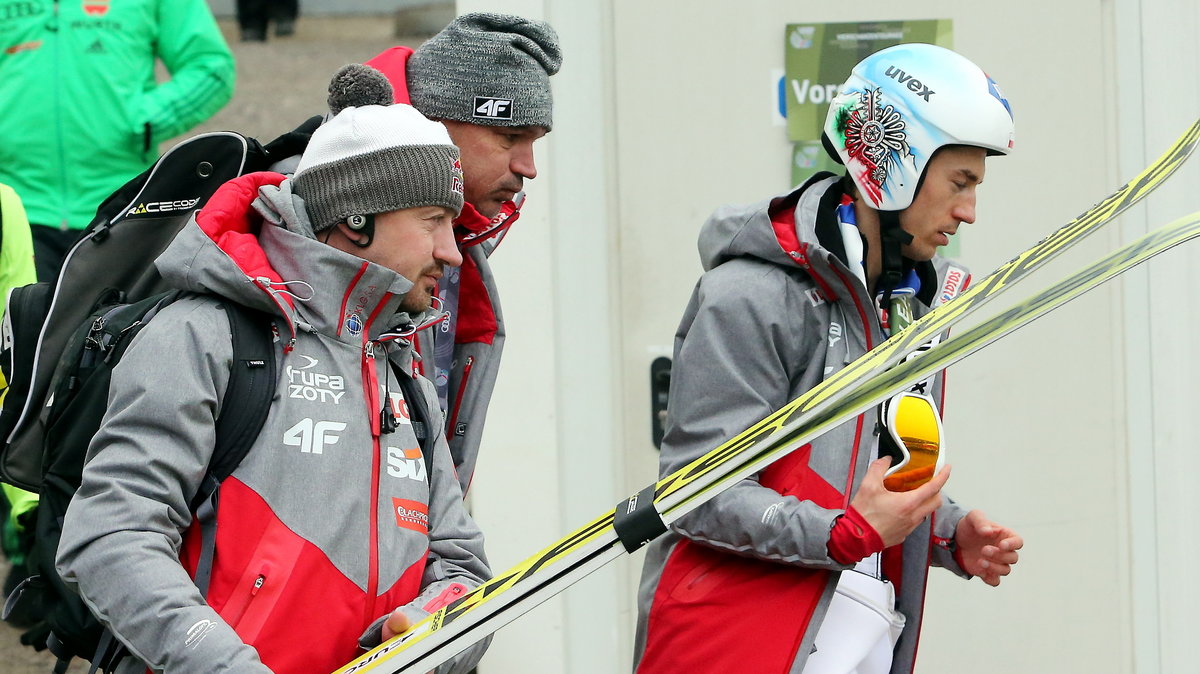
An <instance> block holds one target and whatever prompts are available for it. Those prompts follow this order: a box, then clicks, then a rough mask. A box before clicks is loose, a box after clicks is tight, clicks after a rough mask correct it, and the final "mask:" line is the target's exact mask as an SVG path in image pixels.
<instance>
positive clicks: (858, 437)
mask: <svg viewBox="0 0 1200 674" xmlns="http://www.w3.org/2000/svg"><path fill="white" fill-rule="evenodd" d="M829 268H830V270H832V271H833V273H834V274H836V275H837V277H838V280H840V281H841V282H842V285H844V286H846V290H847V291H848V292H849V293H850V298H851V299H853V300H854V308H855V309H857V310H858V317H859V319H860V320H862V324H863V336H864V338H865V339H866V342H867V351H870V350H871V349H873V348H875V344H874V340H873V339H871V321H870V319H869V318H868V317H867V312H866V310H865V309H863V305H862V302H861V301H859V298H858V293H856V292H854V286H852V285H851V284H850V281H849V280H847V279H846V276H845V275H844V274H842V272H841V270H839V269H838V268H836V267H834V266H832V265H831V266H830V267H829ZM814 278H815V275H814ZM865 417H866V412H863V413H862V414H860V415H858V424H857V425H856V427H855V430H854V453H853V454H852V455H851V458H850V471H849V473H847V475H846V488H845V490H844V491H843V492H842V493H843V494H844V496H843V497H842V498H843V503H842V507H843V508H848V507H850V492H851V491H852V490H853V488H854V473H855V471H856V470H857V469H858V447H859V445H860V444H861V443H862V430H863V419H864V418H865Z"/></svg>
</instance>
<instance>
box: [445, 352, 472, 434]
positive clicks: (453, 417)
mask: <svg viewBox="0 0 1200 674" xmlns="http://www.w3.org/2000/svg"><path fill="white" fill-rule="evenodd" d="M474 364H475V356H467V362H466V363H465V364H463V373H462V377H461V378H460V379H459V380H458V391H457V392H456V393H455V394H454V409H453V410H452V411H451V412H450V423H449V424H448V425H447V426H446V433H447V434H448V435H449V436H450V437H449V438H447V439H446V440H447V442H449V440H450V438H453V437H455V436H457V435H458V430H457V428H458V427H457V424H458V412H459V410H460V409H462V401H463V397H464V396H463V394H465V393H466V392H467V382H468V381H470V379H471V366H472V365H474ZM462 434H463V435H466V429H463V433H462Z"/></svg>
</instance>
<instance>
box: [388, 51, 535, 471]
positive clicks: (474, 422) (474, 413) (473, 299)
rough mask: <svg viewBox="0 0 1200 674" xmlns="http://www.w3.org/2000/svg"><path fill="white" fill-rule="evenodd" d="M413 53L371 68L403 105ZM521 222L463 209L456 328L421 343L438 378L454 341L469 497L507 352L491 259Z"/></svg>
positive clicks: (435, 330) (452, 413)
mask: <svg viewBox="0 0 1200 674" xmlns="http://www.w3.org/2000/svg"><path fill="white" fill-rule="evenodd" d="M412 53H413V51H412V49H409V48H408V47H392V48H391V49H388V50H386V51H384V52H383V53H381V54H379V55H378V56H376V57H375V58H373V59H371V60H369V61H367V62H366V65H369V66H372V67H373V68H375V69H377V70H379V71H380V72H382V73H383V74H384V75H386V76H387V78H388V80H389V81H390V82H391V84H392V89H393V91H395V94H396V102H397V103H409V98H408V74H407V67H408V58H409V56H411V55H412ZM467 179H468V180H470V177H468V178H467ZM518 217H520V210H519V209H518V207H517V205H516V204H515V203H513V202H511V201H510V202H506V203H505V204H504V207H503V208H502V210H501V213H500V214H499V215H497V216H496V217H495V218H492V219H488V218H486V217H484V216H483V215H481V214H480V213H479V211H476V210H475V207H474V206H472V205H471V204H470V203H467V204H463V210H462V213H460V214H459V216H458V217H457V218H456V219H455V220H454V230H455V237H456V238H457V240H458V245H459V249H460V250H461V252H462V255H463V264H462V267H461V269H460V281H459V286H458V291H457V292H458V306H457V315H456V316H455V318H454V321H453V324H454V326H455V327H454V330H453V334H450V333H448V332H447V331H446V330H443V329H441V328H442V327H448V326H449V325H451V322H450V321H447V322H446V323H444V324H442V323H439V324H438V325H435V326H433V327H431V328H429V329H426V330H423V331H421V333H420V334H419V336H418V339H417V348H418V349H419V350H420V352H421V354H422V355H424V356H426V358H425V359H424V362H423V365H424V369H423V373H424V374H425V375H426V376H430V377H432V376H433V372H432V370H431V369H430V367H429V363H430V361H431V360H432V355H433V353H434V352H435V350H436V343H437V341H438V340H442V339H453V340H454V355H453V360H452V363H453V364H452V367H451V368H450V372H449V381H448V384H447V388H448V395H447V396H446V400H447V406H446V408H445V410H444V411H445V412H446V438H447V439H448V440H449V443H450V453H451V455H452V456H453V457H454V467H455V470H457V471H458V479H459V483H460V484H461V485H462V490H463V493H464V494H465V493H466V492H467V488H468V487H469V486H470V485H471V478H472V476H473V475H474V474H475V463H476V461H477V459H478V458H479V443H480V441H481V439H482V438H483V424H484V420H485V419H486V417H487V409H488V403H489V402H490V401H491V399H492V391H493V390H495V387H496V376H497V374H498V372H499V370H500V355H501V352H502V351H503V349H504V334H505V332H504V314H503V313H502V312H501V310H500V291H499V289H498V288H497V287H496V279H495V277H494V276H493V275H492V268H491V265H490V264H489V263H488V257H489V256H490V255H491V254H492V252H493V251H494V250H495V249H496V246H497V245H499V243H500V241H501V240H502V239H503V238H504V235H505V233H507V231H508V228H509V227H511V226H512V224H513V223H515V222H516V221H517V218H518Z"/></svg>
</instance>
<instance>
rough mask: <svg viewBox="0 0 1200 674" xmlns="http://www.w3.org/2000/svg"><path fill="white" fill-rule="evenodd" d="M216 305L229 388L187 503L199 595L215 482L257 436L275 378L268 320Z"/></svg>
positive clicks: (211, 532)
mask: <svg viewBox="0 0 1200 674" xmlns="http://www.w3.org/2000/svg"><path fill="white" fill-rule="evenodd" d="M222 306H223V307H224V309H225V311H226V312H227V313H228V314H229V329H230V332H231V333H232V336H233V366H232V369H231V370H230V373H229V386H228V387H227V388H226V389H225V397H224V398H222V400H221V414H220V415H219V416H218V417H217V425H216V432H217V438H216V446H215V449H214V451H213V456H212V460H211V461H210V462H209V465H208V472H207V473H205V475H204V481H203V482H202V483H201V485H200V490H199V492H198V493H197V494H196V496H195V498H194V499H192V509H193V510H194V511H195V512H196V523H197V524H199V525H200V541H201V544H200V559H199V563H198V564H197V566H196V578H195V580H196V587H198V588H199V589H200V594H202V595H205V596H207V595H208V583H209V580H210V579H211V577H212V563H213V553H214V551H215V549H216V542H217V501H218V494H219V491H220V486H221V482H223V481H224V480H225V478H227V477H229V476H230V475H231V474H232V473H233V471H234V470H235V469H236V468H237V467H238V465H240V464H241V463H242V459H244V458H246V454H247V453H249V451H250V447H252V446H253V445H254V441H255V439H257V438H258V434H259V432H261V431H262V427H263V424H264V423H265V422H266V420H267V413H268V412H269V411H270V410H271V401H272V399H273V398H274V396H275V385H276V382H277V379H278V376H277V369H278V368H277V366H276V363H275V353H274V352H275V343H274V339H273V330H272V323H271V319H270V317H269V316H267V315H266V314H264V313H261V312H258V311H253V310H251V309H247V308H245V307H243V306H241V305H238V304H230V303H222Z"/></svg>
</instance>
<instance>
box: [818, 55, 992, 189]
mask: <svg viewBox="0 0 1200 674" xmlns="http://www.w3.org/2000/svg"><path fill="white" fill-rule="evenodd" d="M825 138H826V148H827V149H829V150H831V153H833V152H836V157H835V159H837V160H838V161H840V162H841V163H842V164H844V165H845V166H846V168H847V170H848V172H849V174H850V178H851V179H852V180H853V181H854V184H855V185H857V186H858V190H859V192H860V194H861V195H862V196H863V198H865V199H866V200H867V203H868V204H870V205H871V206H872V207H874V208H875V209H876V210H880V211H900V210H903V209H905V208H908V206H909V205H910V204H912V202H913V198H914V197H916V194H917V187H918V185H920V182H921V175H922V174H923V173H924V172H925V167H926V166H928V164H929V159H930V157H932V156H933V153H934V152H936V151H937V150H938V148H941V147H943V146H946V145H973V146H977V147H982V148H984V149H986V150H987V152H988V154H1008V153H1009V151H1010V150H1012V146H1013V116H1012V108H1011V107H1009V105H1008V101H1007V100H1006V99H1005V98H1004V95H1003V94H1002V93H1001V92H1000V88H999V87H998V86H996V83H995V82H994V81H993V80H992V78H990V77H988V75H987V73H985V72H983V71H982V70H980V69H979V66H977V65H975V64H974V63H972V62H971V61H969V60H967V59H966V58H964V57H963V56H960V55H959V54H956V53H955V52H952V51H950V50H949V49H944V48H942V47H937V46H934V45H931V44H902V45H897V46H895V47H889V48H887V49H883V50H881V51H878V52H875V53H874V54H872V55H870V56H868V57H867V58H865V59H863V60H862V61H861V62H860V63H859V64H858V65H856V66H854V70H853V72H852V73H851V74H850V79H848V80H846V83H845V84H843V85H842V88H841V90H840V91H839V92H838V95H837V96H836V97H834V99H833V101H832V102H831V103H830V106H829V114H828V115H827V116H826V117H825Z"/></svg>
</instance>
